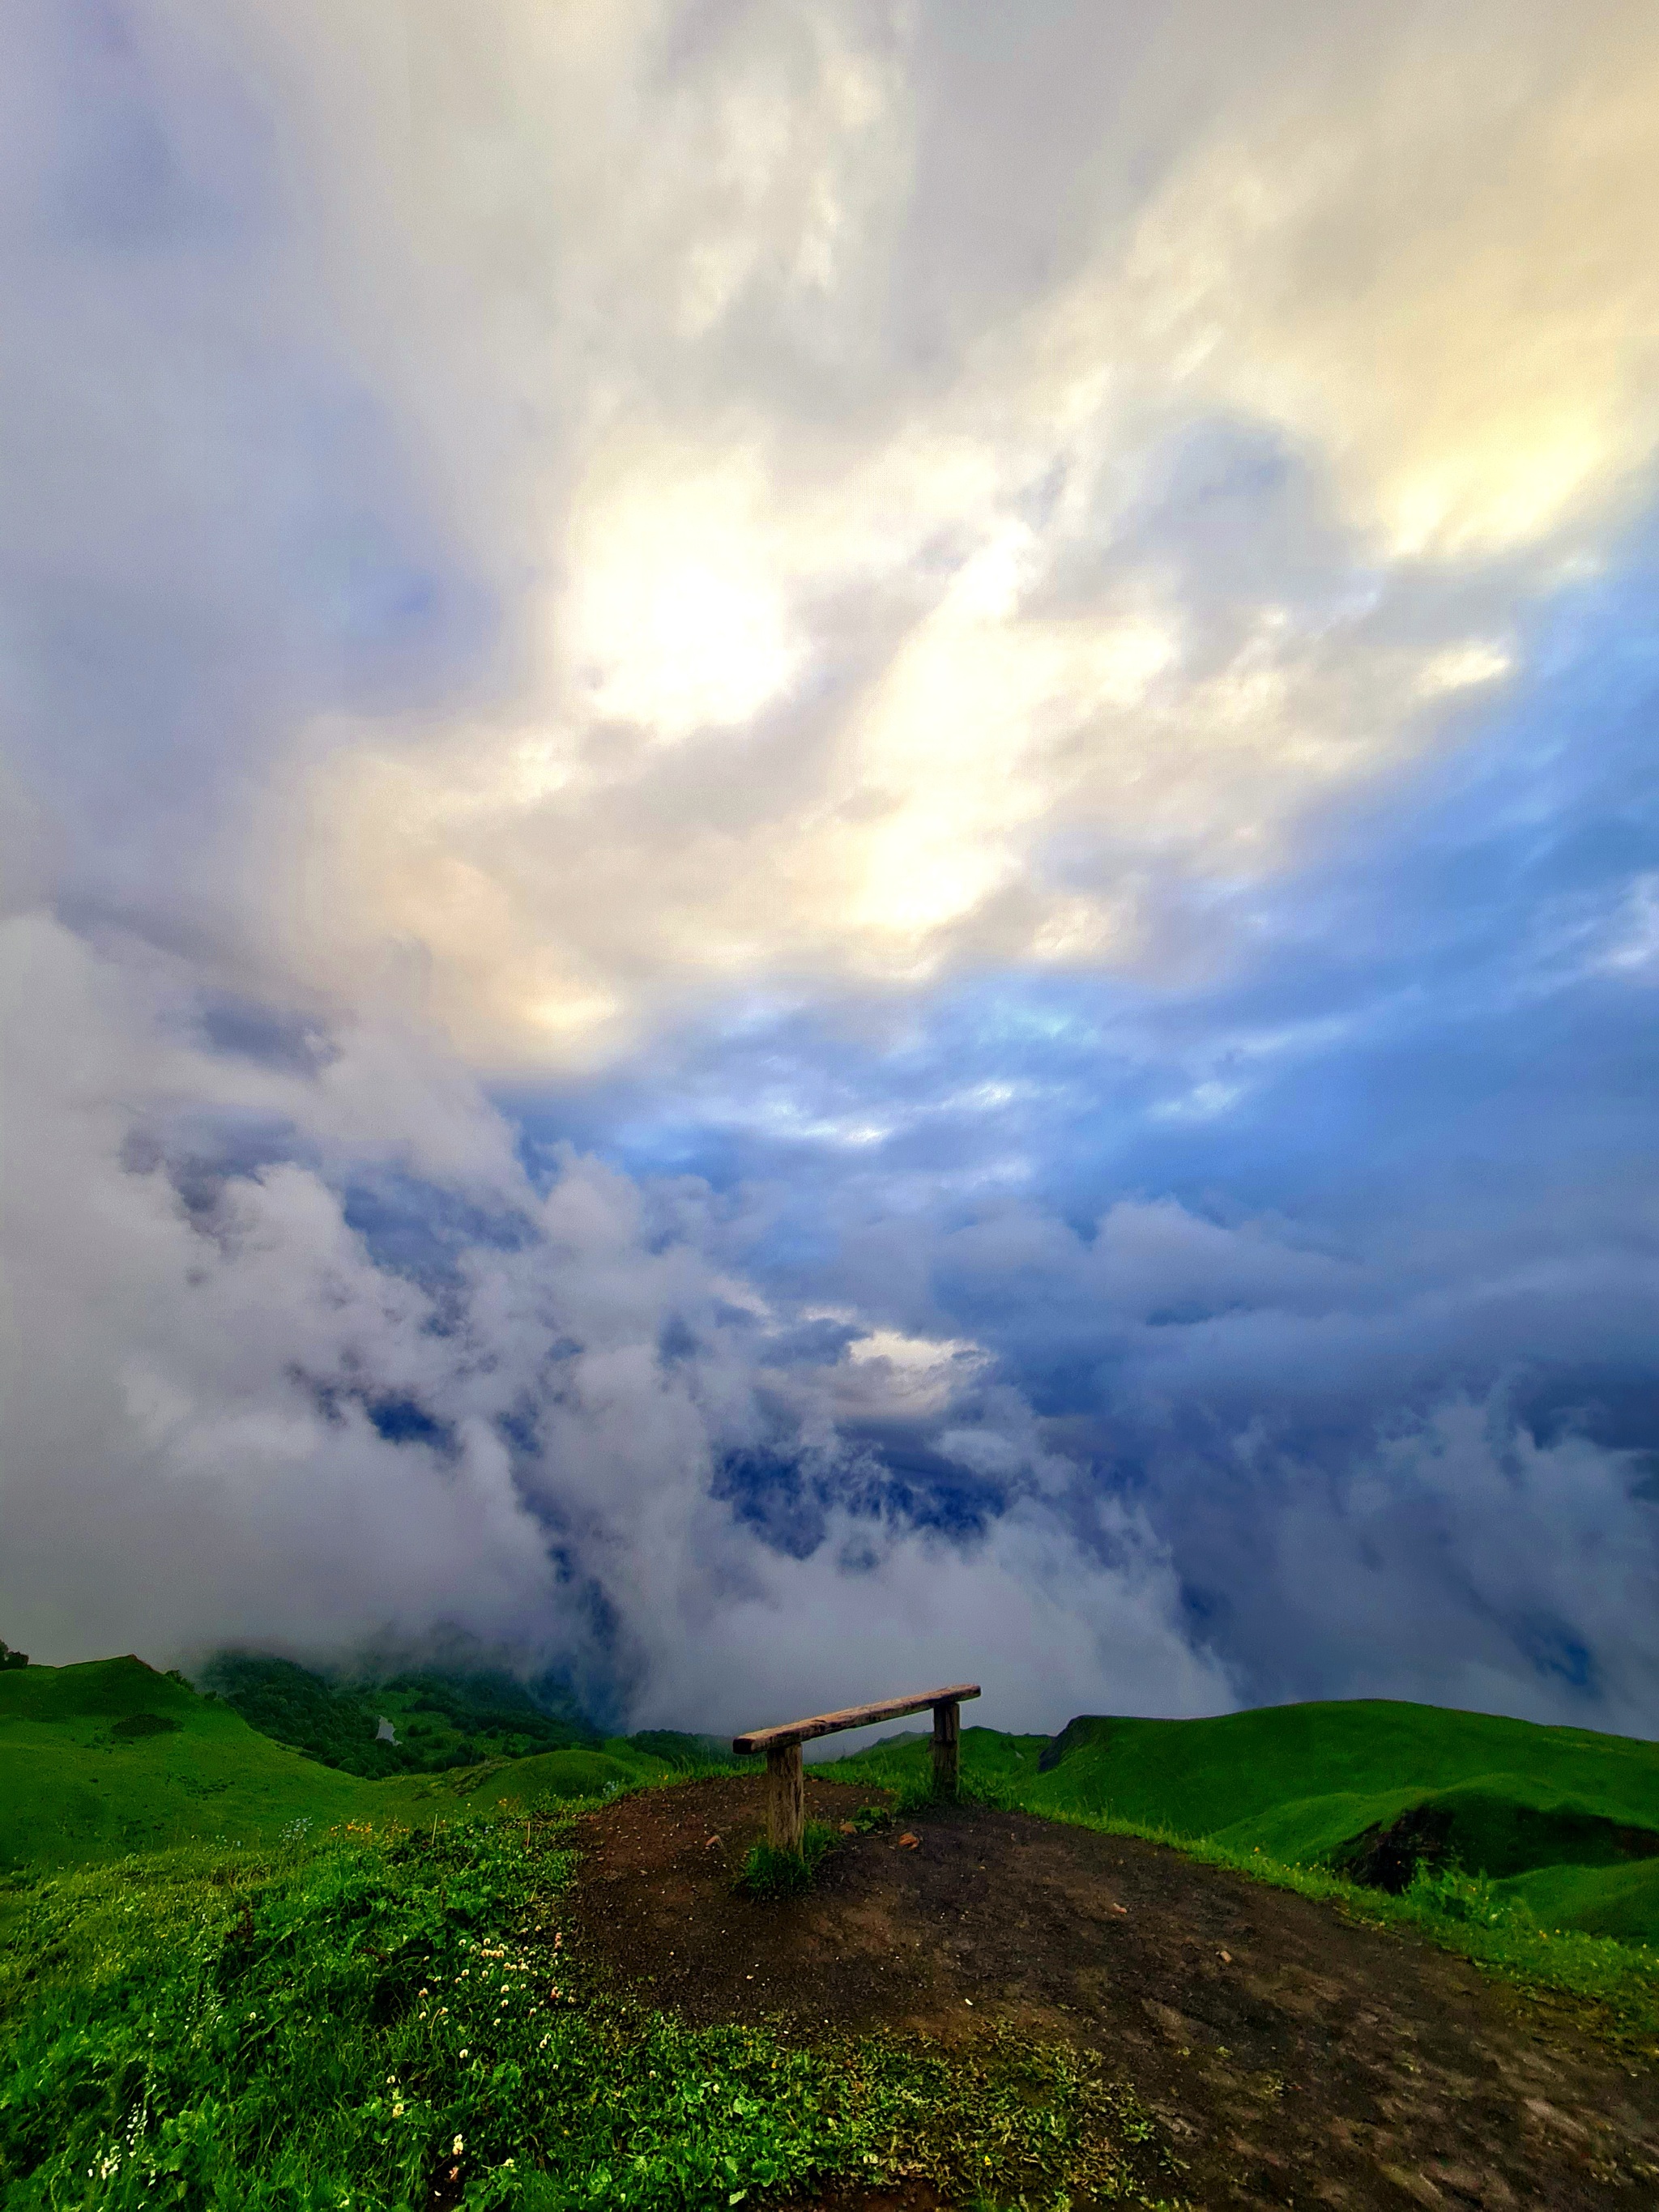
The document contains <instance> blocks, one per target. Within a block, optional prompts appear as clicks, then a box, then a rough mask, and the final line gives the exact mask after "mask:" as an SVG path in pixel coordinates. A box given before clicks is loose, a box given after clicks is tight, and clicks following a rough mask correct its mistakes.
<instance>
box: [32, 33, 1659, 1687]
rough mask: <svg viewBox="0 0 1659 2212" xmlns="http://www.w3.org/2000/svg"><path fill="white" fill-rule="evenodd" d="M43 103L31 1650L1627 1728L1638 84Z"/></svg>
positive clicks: (205, 93) (1657, 90)
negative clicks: (296, 1655)
mask: <svg viewBox="0 0 1659 2212" xmlns="http://www.w3.org/2000/svg"><path fill="white" fill-rule="evenodd" d="M15 16H16V24H15V34H14V36H13V39H12V40H11V45H12V47H13V49H14V51H13V52H12V54H11V55H10V56H9V64H10V65H9V68H8V70H6V71H5V72H3V73H0V276H3V279H4V282H5V286H6V293H7V297H8V300H9V302H10V310H9V319H8V323H7V327H6V331H5V343H4V345H3V347H0V438H3V439H4V440H6V441H7V460H6V471H7V489H8V498H7V501H6V504H5V507H4V511H3V513H0V638H3V641H4V645H5V652H4V655H3V668H0V749H3V757H0V796H3V798H4V800H5V806H4V809H3V818H0V839H3V851H0V861H3V864H4V866H3V882H0V988H3V991H4V993H5V994H6V1006H7V1009H8V1012H7V1020H8V1030H9V1034H8V1048H7V1052H6V1054H5V1056H4V1061H3V1065H0V1079H3V1081H4V1083H5V1085H6V1086H7V1089H6V1098H5V1104H4V1114H5V1128H6V1136H7V1143H6V1147H5V1153H4V1158H3V1160H0V1169H3V1174H4V1178H5V1203H6V1206H7V1218H6V1240H7V1255H6V1256H7V1261H8V1265H9V1267H10V1268H11V1270H12V1271H13V1274H12V1278H11V1281H10V1284H9V1290H8V1296H7V1298H6V1299H5V1300H4V1301H0V1329H3V1333H4V1358H5V1376H4V1388H3V1391H0V1408H3V1416H0V1417H3V1419H4V1422H5V1425H6V1435H5V1449H4V1452H3V1454H0V1506H3V1512H4V1525H5V1541H4V1542H3V1544H0V1601H3V1604H4V1606H5V1608H6V1613H5V1619H4V1620H3V1621H0V1626H3V1627H4V1629H5V1632H6V1635H7V1637H8V1638H9V1639H13V1638H16V1637H18V1636H21V1639H22V1641H23V1642H24V1643H25V1644H29V1645H31V1646H33V1647H34V1648H36V1649H37V1650H40V1651H41V1652H43V1653H46V1654H49V1655H56V1656H87V1651H88V1642H87V1639H88V1638H89V1637H93V1636H94V1631H93V1630H92V1629H91V1628H90V1627H88V1626H86V1624H87V1623H88V1620H95V1622H96V1624H97V1627H96V1635H95V1641H96V1644H97V1648H99V1649H102V1648H103V1647H104V1644H106V1642H107V1641H109V1640H116V1641H118V1642H121V1643H124V1644H125V1643H126V1642H129V1641H131V1642H133V1643H135V1644H137V1643H140V1642H141V1641H143V1640H144V1639H149V1642H148V1643H146V1644H145V1648H146V1650H151V1649H155V1650H157V1651H159V1652H160V1653H161V1654H162V1656H166V1655H167V1654H173V1653H182V1652H185V1651H186V1650H189V1649H191V1648H193V1647H195V1646H197V1645H199V1644H201V1643H203V1642H204V1641H211V1640H213V1639H216V1638H222V1637H224V1636H228V1635H231V1634H233V1633H246V1634H249V1635H257V1636H271V1637H277V1636H283V1637H286V1638H287V1639H288V1640H289V1642H290V1643H291V1644H293V1645H294V1647H295V1649H303V1650H312V1651H316V1652H319V1653H324V1654H326V1653H330V1652H338V1651H341V1650H349V1649H350V1648H353V1647H354V1646H356V1645H358V1644H361V1643H362V1640H363V1639H364V1638H374V1637H381V1638H387V1637H389V1638H392V1639H393V1640H396V1639H398V1638H401V1639H403V1641H404V1645H405V1646H406V1648H408V1649H410V1650H418V1649H421V1648H422V1639H427V1640H430V1639H431V1638H434V1637H436V1636H439V1635H440V1634H447V1633H449V1632H450V1631H452V1630H453V1631H454V1632H457V1633H459V1634H463V1635H470V1636H473V1637H476V1638H479V1639H481V1640H482V1642H483V1644H487V1645H489V1648H491V1649H492V1650H499V1651H501V1653H503V1654H505V1655H506V1656H507V1657H508V1658H509V1659H511V1660H512V1661H513V1662H514V1663H519V1662H523V1663H526V1664H529V1663H531V1662H532V1661H533V1662H537V1663H541V1662H557V1663H559V1664H561V1665H564V1666H568V1668H569V1669H570V1670H571V1672H572V1675H573V1679H578V1680H580V1682H581V1683H582V1684H583V1685H584V1686H586V1688H588V1689H591V1690H592V1694H593V1695H594V1697H595V1698H596V1699H599V1700H600V1701H601V1702H603V1703H605V1707H606V1710H607V1711H612V1712H614V1713H617V1714H618V1715H632V1716H635V1717H637V1718H638V1719H640V1720H641V1721H644V1720H662V1721H666V1722H681V1723H691V1724H694V1725H697V1726H703V1725H707V1724H708V1723H709V1721H710V1720H711V1719H714V1718H715V1717H718V1715H720V1714H721V1713H724V1712H726V1711H728V1710H729V1709H730V1708H731V1707H732V1705H733V1704H734V1703H737V1702H740V1699H739V1692H742V1691H743V1690H744V1686H745V1685H746V1684H748V1683H750V1681H751V1680H752V1679H753V1677H754V1674H755V1673H756V1670H757V1668H759V1667H763V1666H766V1667H770V1666H772V1665H773V1664H774V1662H775V1653H776V1651H777V1650H778V1648H779V1644H780V1638H779V1636H778V1633H777V1631H778V1626H779V1623H780V1621H787V1623H788V1624H789V1625H790V1628H791V1650H792V1653H793V1656H792V1658H791V1660H790V1662H789V1663H790V1667H791V1668H792V1669H793V1672H790V1673H789V1674H787V1678H786V1679H783V1680H780V1681H779V1684H778V1693H779V1695H780V1696H783V1695H785V1694H786V1693H787V1696H789V1697H790V1698H799V1699H800V1700H801V1701H802V1702H803V1703H811V1702H812V1701H814V1700H817V1699H820V1698H821V1697H827V1696H829V1694H830V1692H829V1689H828V1687H827V1686H826V1684H825V1682H824V1680H823V1679H821V1678H823V1674H824V1670H825V1668H830V1667H836V1668H842V1670H843V1672H842V1675H841V1676H840V1677H838V1678H837V1680H836V1686H835V1692H834V1693H835V1694H837V1695H843V1696H846V1697H849V1698H850V1697H852V1696H855V1695H857V1694H860V1693H862V1692H867V1693H874V1692H878V1691H880V1690H883V1689H884V1688H890V1687H891V1686H892V1685H891V1682H890V1680H889V1679H888V1678H889V1676H890V1675H902V1676H904V1677H906V1678H908V1677H909V1676H910V1675H911V1674H912V1673H913V1672H915V1673H916V1674H921V1673H923V1672H926V1671H929V1670H931V1668H933V1665H934V1664H935V1663H937V1664H938V1665H939V1666H943V1667H945V1668H947V1670H948V1671H951V1672H954V1671H955V1670H956V1668H957V1666H958V1665H959V1663H960V1657H959V1647H960V1642H961V1638H962V1634H963V1623H964V1621H966V1622H969V1623H971V1625H972V1627H973V1632H974V1636H975V1650H980V1651H981V1654H982V1664H983V1666H984V1668H985V1671H986V1673H987V1680H988V1678H989V1677H990V1676H991V1675H992V1674H996V1675H998V1677H999V1679H1000V1680H1001V1682H1002V1684H1003V1688H1002V1691H1001V1692H1000V1695H1001V1698H1002V1704H1001V1705H1000V1708H999V1709H998V1711H995V1712H994V1713H992V1712H991V1711H990V1710H989V1708H990V1705H991V1699H989V1698H988V1697H987V1717H991V1718H994V1719H1010V1718H1018V1720H1020V1721H1022V1722H1024V1723H1029V1724H1031V1725H1042V1726H1048V1725H1049V1724H1050V1723H1058V1722H1060V1720H1063V1719H1064V1717H1066V1712H1067V1711H1071V1710H1076V1709H1077V1707H1078V1706H1079V1705H1093V1706H1094V1707H1095V1708H1097V1709H1098V1710H1112V1711H1127V1710H1147V1709H1152V1708H1154V1707H1158V1706H1162V1707H1163V1709H1164V1710H1167V1711H1197V1710H1203V1709H1213V1708H1215V1707H1217V1706H1218V1705H1226V1704H1229V1703H1231V1702H1234V1701H1237V1699H1246V1698H1248V1699H1267V1698H1273V1697H1293V1696H1301V1695H1308V1694H1319V1695H1332V1694H1362V1693H1368V1694H1395V1695H1399V1694H1418V1693H1422V1692H1427V1693H1430V1694H1434V1695H1449V1694H1454V1693H1455V1694H1457V1695H1462V1696H1465V1697H1468V1698H1471V1699H1474V1698H1478V1699H1482V1700H1486V1701H1491V1702H1493V1703H1496V1704H1498V1705H1504V1706H1506V1707H1508V1708H1513V1709H1515V1710H1523V1711H1528V1712H1531V1713H1534V1714H1537V1715H1539V1716H1541V1717H1551V1718H1574V1717H1578V1718H1583V1717H1586V1716H1589V1717H1591V1718H1592V1720H1593V1721H1594V1722H1596V1723H1609V1722H1613V1723H1618V1724H1620V1725H1626V1726H1640V1727H1644V1728H1648V1729H1659V1721H1656V1719H1655V1718H1654V1716H1655V1714H1656V1713H1659V1638H1656V1633H1655V1630H1654V1626H1653V1624H1654V1622H1655V1621H1656V1620H1659V1518H1656V1516H1659V1502H1656V1501H1659V1487H1656V1484H1659V1472H1656V1470H1659V1458H1656V1457H1655V1456H1654V1454H1655V1453H1656V1450H1659V1439H1656V1436H1655V1432H1654V1429H1653V1413H1652V1409H1653V1406H1654V1404H1655V1402H1656V1401H1655V1398H1654V1376H1653V1359H1652V1344H1651V1328H1650V1324H1649V1320H1648V1316H1650V1313H1651V1311H1652V1310H1653V1304H1654V1299H1655V1296H1656V1290H1655V1285H1656V1282H1659V1274H1656V1254H1659V1214H1656V1212H1655V1210H1654V1206H1653V1202H1652V1198H1651V1193H1652V1192H1653V1191H1654V1189H1656V1188H1659V1182H1656V1179H1655V1177H1654V1175H1653V1171H1652V1170H1653V1161H1652V1141H1651V1139H1652V1122H1651V1113H1650V1100H1651V1098H1652V1097H1653V1095H1654V1091H1655V1088H1656V1085H1659V1070H1656V1067H1655V1066H1654V1061H1653V1040H1654V1037H1655V1036H1656V1035H1659V1031H1656V1030H1655V1028H1654V1024H1653V1023H1652V1018H1651V1017H1652V1011H1653V1009H1652V995H1653V994H1652V983H1653V979H1654V975H1655V973H1656V967H1659V953H1656V945H1659V926H1656V911H1659V896H1656V890H1655V886H1656V884H1659V864H1656V842H1655V839H1656V829H1655V823H1654V817H1653V805H1654V799H1653V792H1654V780H1653V776H1652V759H1651V755H1652V730H1653V727H1654V726H1655V725H1654V716H1655V711H1656V708H1655V682H1656V678H1655V670H1656V668H1659V652H1656V646H1655V636H1654V616H1653V608H1654V607H1655V605H1659V592H1656V587H1655V583H1654V558H1655V556H1654V551H1653V547H1654V543H1655V540H1654V537H1653V532H1654V525H1655V517H1656V514H1659V258H1656V255H1655V253H1654V251H1653V241H1654V240H1655V238H1656V237H1659V14H1656V12H1655V10H1654V9H1652V7H1651V6H1650V5H1647V4H1645V0H1586V4H1584V5H1582V6H1575V7H1573V8H1571V9H1567V8H1564V7H1561V6H1559V5H1556V4H1553V0H1467V4H1463V5H1460V6H1459V7H1458V8H1457V9H1417V8H1410V7H1405V6H1398V5H1396V6H1393V7H1389V6H1387V5H1384V6H1382V7H1376V6H1366V7H1363V8H1362V7H1358V6H1350V5H1346V4H1335V5H1332V4H1321V5H1315V4H1314V0H1243V4H1240V0H1176V4H1174V5H1172V6H1170V7H1167V8H1164V9H1146V8H1140V9H1134V8H1131V7H1128V6H1127V5H1119V4H1117V0H1101V4H1099V5H1097V6H1095V7H1092V8H1082V9H1008V8H1006V7H1002V6H998V5H996V4H994V0H769V4H765V5H758V4H757V5H750V4H747V0H731V4H726V0H721V4H719V5H708V6H705V5H701V4H692V3H691V0H571V4H568V5H566V4H561V5H558V6H553V7H550V6H548V5H546V4H545V0H498V4H495V5H492V6H490V7H489V8H487V9H481V8H478V7H477V6H476V5H470V4H464V0H432V4H430V5H422V6H418V7H417V6H414V5H409V4H404V0H385V4H377V5H375V6H373V7H366V6H358V5H350V4H348V5H347V6H345V7H343V8H342V7H341V6H339V5H338V4H337V0H223V4H219V5H209V4H207V0H158V4H156V5H155V6H153V7H152V6H143V5H140V4H137V0H103V4H101V5H100V7H99V8H98V9H95V10H91V11H86V10H72V9H61V8H58V7H55V6H53V5H52V3H51V0H22V4H21V6H20V7H19V8H18V9H17V10H16V11H15ZM1558 1540H1559V1541H1558ZM1471 1593H1474V1595H1471ZM849 1654H851V1655H853V1656H850V1657H849V1656H848V1655H849ZM979 1663H981V1662H978V1661H976V1662H975V1664H976V1665H978V1664H979Z"/></svg>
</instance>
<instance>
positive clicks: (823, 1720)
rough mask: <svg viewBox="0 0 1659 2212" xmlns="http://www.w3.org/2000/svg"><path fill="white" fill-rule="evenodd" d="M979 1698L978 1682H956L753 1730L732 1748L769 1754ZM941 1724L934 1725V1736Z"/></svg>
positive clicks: (738, 1736)
mask: <svg viewBox="0 0 1659 2212" xmlns="http://www.w3.org/2000/svg"><path fill="white" fill-rule="evenodd" d="M978 1695H979V1684H978V1683H977V1682H953V1683H952V1684H951V1686H949V1687H948V1688H946V1689H943V1690H922V1691H921V1692H918V1694H917V1695H916V1696H915V1697H914V1698H883V1699H878V1702H877V1703H876V1704H874V1705H848V1706H847V1707H846V1709H845V1710H844V1711H842V1712H838V1713H814V1714H813V1716H812V1717H811V1719H810V1720H805V1721H787V1722H785V1723H784V1724H783V1725H782V1726H781V1728H765V1729H750V1732H749V1734H748V1735H734V1736H733V1737H732V1750H733V1751H736V1752H750V1751H764V1752H767V1753H770V1752H771V1751H772V1750H773V1749H774V1748H775V1747H776V1746H779V1745H782V1744H791V1743H795V1744H799V1743H810V1742H811V1741H812V1739H813V1737H814V1736H820V1735H838V1734H839V1733H840V1731H841V1730H842V1729H855V1728H868V1727H870V1726H871V1725H872V1723H874V1722H876V1721H896V1720H898V1719H901V1718H902V1716H903V1715H904V1714H906V1713H920V1712H923V1711H926V1710H927V1707H928V1706H930V1705H932V1706H933V1707H935V1708H937V1707H939V1706H940V1705H960V1704H961V1703H962V1701H963V1699H965V1698H976V1697H978ZM937 1729H938V1724H937V1722H936V1723H935V1733H936V1734H937Z"/></svg>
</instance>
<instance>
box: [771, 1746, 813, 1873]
mask: <svg viewBox="0 0 1659 2212" xmlns="http://www.w3.org/2000/svg"><path fill="white" fill-rule="evenodd" d="M805 1818H806V1777H805V1774H804V1773H803V1771H802V1770H801V1760H800V1746H799V1744H798V1743H787V1744H785V1745H783V1746H782V1747H781V1748H780V1749H778V1750H776V1751H769V1752H768V1753H767V1754H766V1839H767V1841H768V1842H769V1844H771V1846H772V1848H773V1850H775V1851H799V1849H800V1837H801V1829H802V1827H803V1826H804V1825H805Z"/></svg>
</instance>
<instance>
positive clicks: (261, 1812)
mask: <svg viewBox="0 0 1659 2212" xmlns="http://www.w3.org/2000/svg"><path fill="white" fill-rule="evenodd" d="M156 1722H160V1723H166V1724H167V1725H164V1726H162V1727H160V1728H156V1727H155V1726H154V1725H153V1723H156ZM135 1723H138V1724H143V1723H151V1725H149V1726H148V1727H145V1728H144V1730H143V1733H137V1734H135V1733H132V1732H131V1731H132V1729H133V1728H134V1724H135ZM674 1771H679V1770H678V1769H676V1768H674V1767H672V1766H671V1765H669V1764H668V1762H667V1761H665V1759H660V1758H658V1757H656V1756H654V1755H653V1754H652V1753H649V1752H647V1751H643V1750H641V1749H639V1748H637V1747H635V1746H634V1745H633V1744H631V1743H630V1742H629V1741H628V1740H627V1739H626V1738H617V1739H615V1740H613V1741H611V1742H609V1743H607V1744H605V1745H604V1746H603V1747H599V1746H594V1747H581V1748H577V1749H569V1750H562V1751H550V1752H543V1753H538V1754H536V1755H535V1756H533V1757H530V1758H526V1759H513V1760H497V1761H491V1762H486V1763H484V1764H483V1765H477V1766H471V1767H464V1768H457V1769H452V1770H449V1771H446V1772H441V1773H435V1774H426V1775H422V1774H413V1775H401V1776H396V1777H393V1778H389V1779H387V1780H385V1781H380V1782H374V1781H366V1780H364V1779H362V1778H360V1777H358V1776H356V1775H352V1774H347V1773H343V1772H341V1771H338V1770H337V1769H336V1768H333V1767H331V1766H325V1765H320V1764H319V1762H318V1761H317V1760H315V1759H307V1758H306V1757H304V1756H303V1755H302V1754H301V1753H299V1752H297V1751H292V1750H289V1749H288V1748H287V1747H284V1746H283V1745H281V1744H278V1743H276V1742H275V1741H272V1739H271V1738H270V1737H269V1736H267V1735H263V1734H261V1733H260V1732H259V1731H258V1730H257V1729H252V1728H251V1727H250V1726H249V1725H248V1723H246V1721H245V1720H244V1719H243V1718H242V1717H241V1716H240V1714H239V1713H238V1712H236V1711H234V1708H233V1707H232V1706H230V1705H228V1704H227V1703H225V1702H224V1701H223V1700H222V1699H214V1698H204V1697H198V1696H197V1694H196V1693H195V1692H193V1691H192V1690H191V1688H190V1686H189V1685H188V1684H187V1683H185V1682H184V1681H182V1680H179V1679H178V1678H177V1677H175V1676H173V1675H169V1674H157V1673H156V1672H155V1669H154V1668H149V1667H146V1666H145V1665H143V1662H141V1661H140V1660H137V1659H133V1658H126V1659H100V1660H96V1661H93V1662H88V1664H86V1665H84V1666H79V1667H29V1668H22V1669H16V1668H6V1669H3V1670H0V1869H6V1868H8V1867H20V1866H23V1865H26V1864H27V1865H36V1866H39V1865H55V1866H70V1865H77V1864H81V1863H85V1862H88V1861H91V1860H96V1859H103V1858H118V1857H122V1856H124V1855H125V1854H126V1853H128V1852H131V1851H135V1850H155V1849H157V1848H160V1847H162V1846H166V1845H169V1844H183V1843H189V1842H192V1841H194V1842H201V1843H209V1844H211V1843H216V1842H223V1843H226V1844H236V1845H254V1844H270V1843H274V1842H276V1840H277V1839H279V1838H281V1837H283V1835H285V1834H299V1833H305V1832H315V1831H320V1830H321V1829H324V1828H327V1827H329V1826H333V1825H335V1824H336V1823H337V1822H340V1821H343V1820H358V1821H368V1822H369V1823H371V1824H383V1823H384V1822H386V1821H387V1820H403V1821H405V1822H408V1823H411V1824H418V1823H422V1822H423V1823H425V1824H427V1825H428V1826H429V1825H430V1824H431V1823H432V1822H433V1821H434V1820H443V1819H447V1818H452V1817H455V1816H458V1815H460V1814H473V1815H476V1814H494V1812H495V1810H496V1809H497V1808H498V1807H499V1806H500V1804H501V1802H503V1801H505V1802H508V1803H510V1804H512V1805H513V1807H514V1808H517V1809H519V1810H521V1811H533V1810H535V1809H537V1808H544V1807H547V1806H551V1805H556V1804H558V1803H560V1802H563V1801H565V1800H568V1799H570V1798H575V1797H602V1796H608V1795H614V1794H615V1792H616V1791H617V1790H623V1789H631V1788H633V1787H635V1785H637V1784H640V1783H642V1782H651V1781H656V1780H659V1779H660V1778H663V1777H665V1776H666V1775H668V1774H670V1773H671V1772H674Z"/></svg>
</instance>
